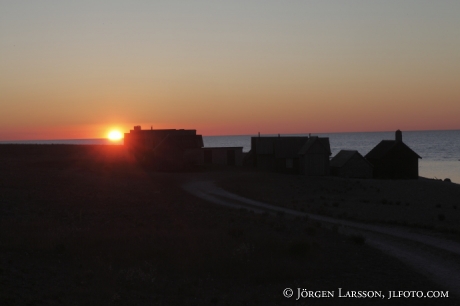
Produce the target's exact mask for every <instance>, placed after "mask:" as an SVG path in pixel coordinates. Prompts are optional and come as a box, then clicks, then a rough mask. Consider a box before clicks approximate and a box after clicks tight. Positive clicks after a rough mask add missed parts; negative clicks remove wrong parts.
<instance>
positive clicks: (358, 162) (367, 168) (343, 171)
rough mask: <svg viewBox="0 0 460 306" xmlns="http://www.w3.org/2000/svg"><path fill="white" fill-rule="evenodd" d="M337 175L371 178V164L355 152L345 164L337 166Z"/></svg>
mask: <svg viewBox="0 0 460 306" xmlns="http://www.w3.org/2000/svg"><path fill="white" fill-rule="evenodd" d="M336 171H337V175H338V176H341V177H350V178H372V165H370V164H369V163H368V162H367V161H366V160H365V159H364V158H362V157H361V156H359V155H358V154H355V155H354V156H353V157H352V158H350V160H348V161H347V162H346V163H345V165H343V167H341V168H337V169H336Z"/></svg>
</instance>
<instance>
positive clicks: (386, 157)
mask: <svg viewBox="0 0 460 306" xmlns="http://www.w3.org/2000/svg"><path fill="white" fill-rule="evenodd" d="M365 158H366V159H367V160H368V161H369V162H370V163H371V164H372V165H373V166H374V171H373V173H374V174H373V177H374V178H379V179H418V160H419V158H421V157H420V156H419V155H418V154H417V153H415V152H414V151H413V150H412V149H411V148H409V147H408V146H407V145H406V144H405V143H404V142H403V141H402V132H401V131H400V130H397V131H396V133H395V140H382V141H381V142H380V143H379V144H378V145H377V146H376V147H375V148H373V149H372V150H371V151H370V152H369V153H367V154H366V156H365Z"/></svg>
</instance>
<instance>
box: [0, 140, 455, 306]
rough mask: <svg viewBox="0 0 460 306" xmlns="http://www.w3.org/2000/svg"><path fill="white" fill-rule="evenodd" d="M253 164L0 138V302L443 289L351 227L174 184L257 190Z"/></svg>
mask: <svg viewBox="0 0 460 306" xmlns="http://www.w3.org/2000/svg"><path fill="white" fill-rule="evenodd" d="M253 175H255V174H251V173H247V172H244V171H225V172H221V171H211V172H204V173H203V172H202V173H187V174H174V173H152V172H149V171H146V170H145V169H142V168H140V167H138V166H137V164H136V163H135V161H134V160H133V159H132V158H131V156H130V155H129V154H127V152H125V151H124V150H123V148H122V147H121V148H120V147H109V146H107V147H104V146H21V145H17V146H7V145H5V146H0V305H292V304H295V305H331V304H333V305H372V304H381V305H383V304H385V305H412V304H413V305H432V304H433V301H434V300H430V299H416V298H412V299H393V300H391V303H390V302H389V301H387V300H380V299H379V300H378V299H372V300H369V299H354V298H334V299H333V300H331V299H326V298H325V299H303V300H302V299H301V300H299V301H294V300H292V299H286V298H285V297H283V295H282V293H283V290H284V289H285V288H288V287H289V288H293V289H297V288H301V289H309V290H331V291H334V292H336V294H337V290H338V288H342V289H343V290H379V291H382V292H385V293H386V292H388V291H390V290H422V291H425V292H426V291H430V290H447V289H446V288H443V287H442V286H440V285H437V284H436V283H433V282H432V281H431V280H430V278H429V277H426V276H425V275H423V274H420V273H417V272H414V271H413V270H412V269H410V268H408V267H407V266H406V265H405V264H403V263H402V262H400V261H399V260H396V259H392V258H391V257H389V256H386V255H385V254H384V253H382V252H380V251H378V250H375V249H373V248H370V247H368V246H367V245H366V243H365V241H362V240H361V239H359V238H360V237H354V236H347V235H345V236H344V235H339V234H338V233H336V232H333V231H330V230H326V229H324V228H323V227H322V226H321V224H319V223H316V222H314V221H313V220H305V219H302V218H294V219H291V218H287V217H286V216H283V215H282V214H279V215H276V216H270V215H264V214H262V215H256V214H253V213H251V212H250V211H247V210H237V209H232V208H226V207H220V206H219V207H218V206H216V205H214V204H212V203H208V202H207V201H205V200H202V199H200V198H198V197H195V196H192V195H190V194H189V193H187V192H186V191H184V190H182V188H181V187H180V186H181V185H182V184H183V183H184V182H185V181H188V180H190V179H201V178H203V177H206V178H218V180H219V181H221V182H222V184H225V185H226V187H227V188H229V189H232V190H237V189H241V188H243V189H244V188H246V187H245V186H247V184H244V182H245V181H246V180H251V181H252V184H253V188H251V189H252V191H251V192H254V194H253V196H254V197H266V196H267V195H270V194H271V193H270V191H267V192H268V193H267V194H266V193H265V192H263V191H261V190H259V189H258V188H259V187H260V188H262V186H263V184H264V182H265V180H266V179H267V178H269V176H265V175H262V176H260V177H258V178H257V177H253ZM292 179H294V180H295V179H297V178H292ZM256 180H258V181H256ZM281 185H283V184H281ZM256 186H259V187H256ZM241 192H242V194H244V193H245V192H244V191H243V190H241ZM274 194H275V195H276V194H277V193H276V192H275V193H274ZM316 195H317V196H318V197H321V196H323V197H328V194H327V193H324V192H323V193H321V192H318V193H317V194H315V196H316ZM273 199H274V200H276V199H275V198H273ZM287 200H288V201H287V202H289V203H291V204H293V203H292V198H291V197H289V198H288V199H287ZM388 200H390V199H388ZM435 208H436V207H435ZM441 209H445V207H442V208H441ZM435 211H436V210H435ZM448 218H449V216H447V215H446V219H445V220H449V219H448ZM436 302H437V303H440V304H442V305H458V304H459V300H458V298H456V297H455V296H452V295H451V297H449V298H446V299H442V300H440V299H437V300H436Z"/></svg>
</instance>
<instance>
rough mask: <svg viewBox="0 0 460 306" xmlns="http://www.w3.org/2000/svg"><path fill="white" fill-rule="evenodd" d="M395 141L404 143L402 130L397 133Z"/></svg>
mask: <svg viewBox="0 0 460 306" xmlns="http://www.w3.org/2000/svg"><path fill="white" fill-rule="evenodd" d="M395 140H396V142H402V132H401V131H400V130H397V131H396V133H395Z"/></svg>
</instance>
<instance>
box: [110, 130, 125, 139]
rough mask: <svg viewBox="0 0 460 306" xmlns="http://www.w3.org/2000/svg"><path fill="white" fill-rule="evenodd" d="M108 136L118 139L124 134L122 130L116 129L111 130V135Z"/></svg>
mask: <svg viewBox="0 0 460 306" xmlns="http://www.w3.org/2000/svg"><path fill="white" fill-rule="evenodd" d="M107 138H109V140H111V141H118V140H120V139H122V138H123V135H122V134H121V132H120V131H116V130H114V131H110V132H109V135H108V136H107Z"/></svg>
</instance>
